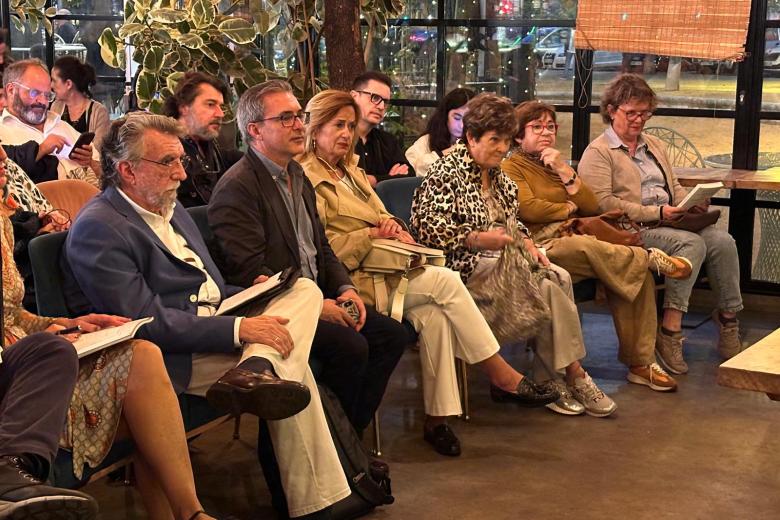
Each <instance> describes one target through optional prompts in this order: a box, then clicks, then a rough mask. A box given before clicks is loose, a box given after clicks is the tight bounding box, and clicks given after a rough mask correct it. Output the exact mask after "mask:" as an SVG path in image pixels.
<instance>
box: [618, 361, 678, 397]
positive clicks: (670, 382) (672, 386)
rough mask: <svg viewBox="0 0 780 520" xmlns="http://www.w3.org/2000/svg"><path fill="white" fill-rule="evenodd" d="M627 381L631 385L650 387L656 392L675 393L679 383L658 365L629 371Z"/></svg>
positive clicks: (654, 364)
mask: <svg viewBox="0 0 780 520" xmlns="http://www.w3.org/2000/svg"><path fill="white" fill-rule="evenodd" d="M626 379H628V381H629V382H630V383H635V384H637V385H645V386H649V387H650V388H651V389H653V390H655V391H656V392H673V391H675V390H677V381H675V380H674V378H672V376H670V375H669V374H667V373H666V371H664V369H663V368H661V367H660V366H658V363H650V364H649V365H641V366H635V367H631V368H629V369H628V375H627V376H626Z"/></svg>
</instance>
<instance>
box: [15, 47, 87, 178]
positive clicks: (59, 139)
mask: <svg viewBox="0 0 780 520" xmlns="http://www.w3.org/2000/svg"><path fill="white" fill-rule="evenodd" d="M3 84H4V85H5V87H4V91H5V95H6V98H7V105H6V107H5V110H3V114H2V116H0V140H2V142H3V144H4V145H5V144H9V145H21V144H25V143H28V142H30V141H32V142H35V143H37V149H35V150H34V153H30V154H28V156H27V157H26V158H25V159H24V160H20V158H19V157H15V158H14V159H15V160H16V161H17V162H18V163H19V166H21V167H22V169H24V171H25V172H27V174H28V175H29V176H30V178H31V179H32V180H33V181H34V182H36V183H38V182H42V181H49V180H54V179H66V178H73V179H82V180H86V181H87V182H90V183H91V184H94V185H95V186H97V184H98V181H97V178H98V177H99V176H100V164H99V160H100V155H99V154H98V152H97V150H95V149H93V147H92V146H91V145H89V144H86V145H83V146H80V147H78V148H77V149H74V148H73V145H74V144H75V143H76V140H77V139H78V138H79V133H78V132H77V131H76V130H75V129H74V128H73V127H72V126H70V125H69V124H68V123H66V122H65V121H63V120H62V119H60V116H59V115H58V114H56V113H55V112H52V111H50V110H49V103H51V102H52V101H53V100H54V93H53V92H52V91H51V78H50V77H49V70H48V69H47V68H46V65H44V64H43V62H41V61H40V60H38V59H29V60H22V61H17V62H14V63H12V64H11V65H9V66H8V67H6V69H5V72H4V73H3Z"/></svg>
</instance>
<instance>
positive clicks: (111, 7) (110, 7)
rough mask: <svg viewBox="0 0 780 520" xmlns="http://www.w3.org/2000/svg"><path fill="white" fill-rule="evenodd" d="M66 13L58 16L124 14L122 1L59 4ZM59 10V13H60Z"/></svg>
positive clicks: (73, 0) (67, 0)
mask: <svg viewBox="0 0 780 520" xmlns="http://www.w3.org/2000/svg"><path fill="white" fill-rule="evenodd" d="M59 4H60V6H61V7H62V9H64V10H65V11H67V12H61V13H59V14H104V15H105V14H116V15H120V16H121V15H122V13H124V2H123V0H65V1H64V2H63V1H60V2H59ZM62 9H60V11H62Z"/></svg>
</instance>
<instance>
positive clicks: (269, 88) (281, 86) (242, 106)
mask: <svg viewBox="0 0 780 520" xmlns="http://www.w3.org/2000/svg"><path fill="white" fill-rule="evenodd" d="M275 92H292V87H291V86H290V84H289V83H287V82H286V81H282V80H280V79H272V80H270V81H265V82H263V83H260V84H259V85H255V86H253V87H251V88H250V89H249V90H247V91H246V92H244V93H243V94H242V95H241V99H239V100H238V108H237V109H236V119H237V120H238V129H239V130H240V131H241V137H242V138H243V139H244V142H245V143H249V142H251V141H252V137H251V136H250V135H249V130H248V129H247V127H248V126H249V123H255V122H257V121H259V120H261V119H263V118H264V117H265V106H264V105H263V100H264V98H265V96H267V95H268V94H273V93H275Z"/></svg>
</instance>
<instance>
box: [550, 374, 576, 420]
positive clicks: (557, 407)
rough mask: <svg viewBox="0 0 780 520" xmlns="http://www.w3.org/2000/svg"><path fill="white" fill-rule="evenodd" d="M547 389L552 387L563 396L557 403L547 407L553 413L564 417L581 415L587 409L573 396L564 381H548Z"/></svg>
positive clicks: (554, 402)
mask: <svg viewBox="0 0 780 520" xmlns="http://www.w3.org/2000/svg"><path fill="white" fill-rule="evenodd" d="M545 387H550V388H551V389H554V390H555V391H557V392H558V393H559V394H560V395H561V396H560V397H559V398H558V400H557V401H553V402H552V403H548V404H546V405H545V406H546V407H547V408H549V409H550V410H552V411H553V412H556V413H559V414H562V415H580V414H582V413H584V412H585V407H584V406H582V404H581V403H580V401H578V400H577V399H575V398H574V396H572V395H571V392H569V390H568V389H567V388H566V385H565V384H563V382H562V381H553V380H550V381H547V382H546V383H545Z"/></svg>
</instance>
